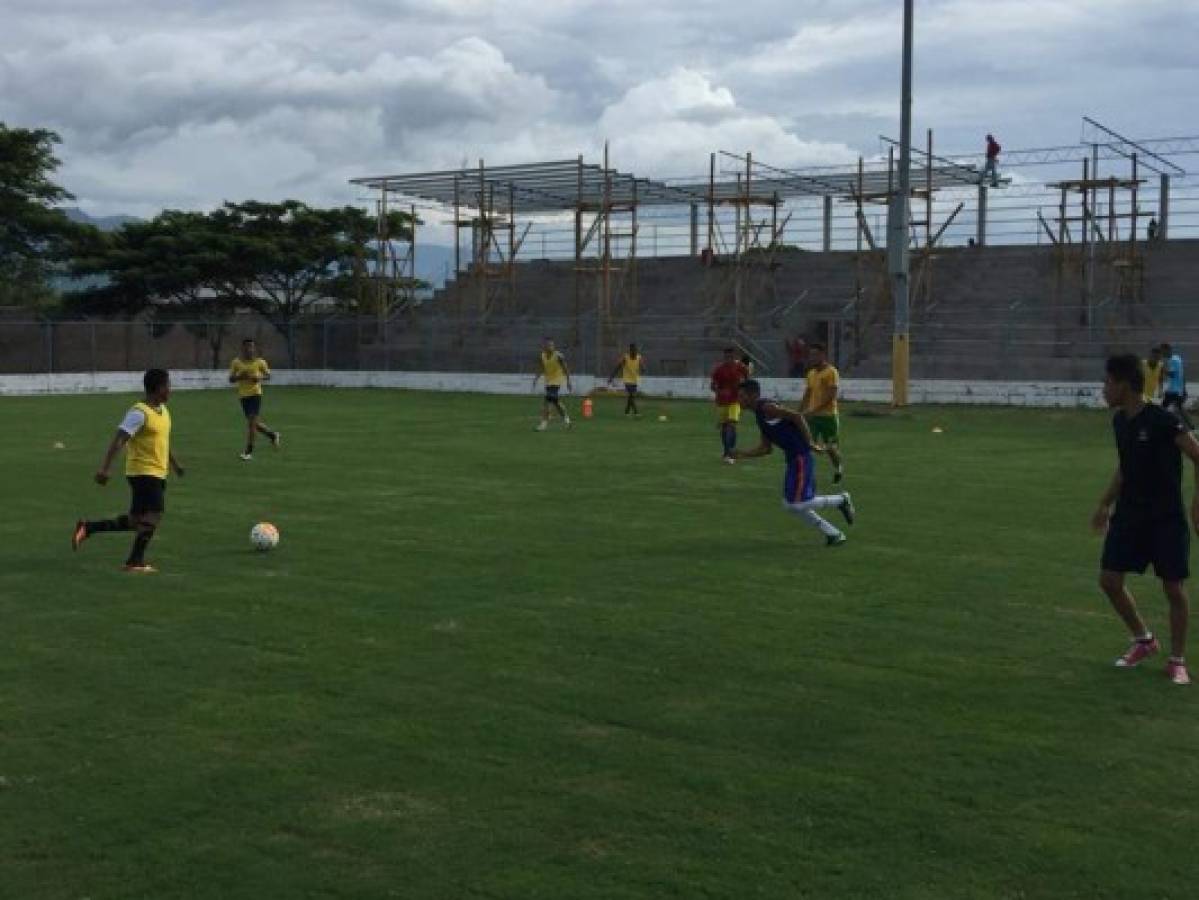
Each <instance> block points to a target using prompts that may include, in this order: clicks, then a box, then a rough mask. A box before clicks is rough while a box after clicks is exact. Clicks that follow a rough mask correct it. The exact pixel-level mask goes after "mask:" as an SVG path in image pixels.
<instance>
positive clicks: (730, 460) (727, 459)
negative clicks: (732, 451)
mask: <svg viewBox="0 0 1199 900" xmlns="http://www.w3.org/2000/svg"><path fill="white" fill-rule="evenodd" d="M723 459H724V461H725V462H726V463H728V464H729V465H730V466H735V465H737V460H736V459H734V458H733V457H731V456H725V457H723Z"/></svg>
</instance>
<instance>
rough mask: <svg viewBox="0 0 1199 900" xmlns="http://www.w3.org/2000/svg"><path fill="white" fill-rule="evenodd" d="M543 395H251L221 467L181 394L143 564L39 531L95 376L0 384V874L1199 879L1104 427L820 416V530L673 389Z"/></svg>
mask: <svg viewBox="0 0 1199 900" xmlns="http://www.w3.org/2000/svg"><path fill="white" fill-rule="evenodd" d="M536 405H537V404H536V400H535V399H534V398H532V397H528V398H494V397H466V396H437V395H422V394H409V393H397V392H382V391H319V390H306V389H287V390H275V391H272V392H271V393H270V396H269V397H268V404H267V406H266V408H265V412H266V413H267V419H268V421H270V422H272V423H273V424H275V425H276V427H279V428H281V429H282V430H283V431H284V433H285V435H286V447H285V449H284V450H283V451H282V452H280V453H277V454H275V453H271V452H270V451H269V448H268V449H263V450H260V451H259V454H258V458H257V459H255V461H254V462H252V463H250V464H243V463H241V462H239V461H238V460H237V458H236V452H237V450H238V449H239V435H240V420H239V418H238V416H239V413H238V410H237V408H236V403H235V401H234V399H233V398H232V397H230V396H229V395H228V394H226V393H224V392H222V393H189V394H183V393H181V394H178V395H176V396H175V398H174V399H173V401H172V412H173V415H174V418H175V445H174V446H175V448H176V450H177V452H178V453H179V455H180V456H181V458H182V460H183V462H184V463H185V464H186V465H187V467H188V475H187V477H186V479H184V480H183V481H178V482H173V483H172V484H171V486H170V490H169V491H168V512H167V517H166V520H165V522H164V525H163V527H162V528H161V529H160V533H159V537H158V539H157V540H156V543H155V545H153V546H152V548H151V553H150V558H151V559H152V560H154V561H155V562H156V563H157V564H159V565H160V566H161V568H162V572H161V573H160V574H159V575H157V576H152V577H146V576H129V575H124V574H123V573H121V572H120V571H119V564H120V563H121V561H122V560H123V558H124V555H125V552H126V550H127V546H128V540H127V536H125V535H115V536H114V535H99V536H97V537H95V538H94V539H93V540H91V541H89V542H88V543H87V544H86V545H85V546H84V548H83V549H82V550H81V552H80V553H79V554H77V555H73V554H72V553H71V551H70V549H69V545H68V537H69V531H70V525H71V523H72V522H73V521H74V519H75V517H76V515H78V514H83V513H86V514H88V515H90V516H93V517H100V516H110V515H113V514H115V513H117V512H119V511H121V510H122V508H123V507H124V505H125V503H126V501H127V491H126V489H125V486H124V484H123V482H122V481H120V480H119V479H118V480H116V481H114V483H113V484H111V485H109V486H108V487H107V488H105V489H101V488H99V487H97V486H95V485H94V484H92V483H91V482H90V477H91V474H92V472H93V471H94V469H95V467H96V464H97V463H98V461H99V458H100V456H101V453H102V451H103V448H104V445H105V443H106V441H107V440H108V438H109V437H110V435H111V433H112V431H113V429H114V427H115V424H116V422H117V421H118V420H119V418H120V416H121V414H122V413H123V412H124V409H125V406H126V398H121V397H112V396H102V397H71V398H68V397H63V398H28V399H25V398H16V399H5V400H3V401H0V479H2V481H0V484H2V485H3V491H2V496H3V498H4V516H3V520H2V521H0V537H2V539H3V544H2V546H3V566H2V574H0V584H2V585H3V587H2V590H0V617H2V618H0V621H2V623H3V634H4V636H3V642H2V644H0V897H4V898H39V900H40V898H64V900H65V898H71V900H79V898H83V897H88V898H91V900H101V898H133V897H138V898H141V897H145V898H175V897H189V898H190V897H204V898H222V900H224V898H247V900H249V898H254V900H261V898H297V897H347V898H349V897H354V898H357V897H404V898H431V900H445V898H458V897H463V898H476V897H477V898H512V900H532V898H547V900H568V898H570V900H573V898H597V900H599V898H602V900H616V898H644V897H676V898H748V897H768V898H797V897H812V898H828V897H853V898H859V897H865V898H873V897H879V898H1000V897H1003V898H1067V897H1078V898H1100V897H1113V898H1114V897H1126V896H1139V897H1150V898H1155V900H1160V898H1187V897H1193V896H1195V895H1196V893H1197V892H1199V886H1197V884H1196V875H1197V874H1199V862H1197V861H1196V855H1195V850H1194V847H1193V837H1194V834H1195V832H1196V829H1197V828H1199V812H1197V811H1196V801H1195V793H1194V790H1195V786H1196V784H1199V753H1197V752H1196V747H1197V745H1199V715H1197V712H1199V705H1197V704H1199V695H1197V694H1196V693H1195V691H1196V690H1199V688H1197V689H1194V690H1188V689H1182V688H1176V687H1173V686H1171V685H1169V684H1168V683H1167V682H1166V681H1165V678H1164V677H1163V675H1162V671H1161V670H1162V660H1161V659H1160V658H1159V659H1158V660H1155V661H1154V662H1153V663H1152V665H1150V666H1148V667H1147V668H1146V669H1143V670H1138V671H1134V672H1117V671H1115V670H1113V669H1112V668H1111V667H1110V663H1111V660H1112V659H1113V658H1114V657H1115V656H1116V655H1117V654H1118V653H1119V652H1120V651H1121V650H1122V649H1123V648H1124V642H1125V637H1124V634H1123V633H1122V630H1121V626H1120V625H1119V623H1118V622H1117V621H1116V619H1115V617H1114V616H1113V615H1112V614H1111V613H1110V612H1109V610H1108V609H1107V607H1106V601H1104V600H1103V598H1102V597H1101V595H1100V594H1099V592H1098V590H1097V588H1096V587H1095V579H1096V575H1097V556H1098V552H1099V545H1098V541H1097V539H1096V538H1095V537H1093V536H1092V535H1091V534H1090V533H1089V532H1088V530H1087V522H1088V518H1089V514H1090V512H1091V510H1092V507H1093V504H1094V501H1095V499H1096V498H1097V496H1098V494H1099V492H1100V491H1101V490H1102V487H1103V485H1104V483H1105V480H1106V478H1107V477H1108V476H1109V474H1110V472H1111V470H1112V468H1113V466H1114V450H1113V448H1112V446H1111V439H1110V434H1109V426H1108V422H1107V418H1106V416H1104V415H1103V414H1100V413H1086V412H1049V411H1019V410H978V409H953V410H945V409H916V410H913V411H911V412H905V413H900V414H890V413H883V414H878V415H873V416H862V415H854V414H852V413H851V414H850V415H848V416H847V417H846V418H845V423H844V430H845V433H846V438H845V439H846V450H847V462H848V483H847V486H848V487H849V488H850V489H851V490H852V491H853V492H854V497H855V501H856V503H857V505H858V510H859V523H858V524H857V526H855V528H854V529H853V530H852V532H851V543H849V544H848V545H846V546H845V547H843V548H839V549H836V550H826V549H825V547H824V546H823V543H822V541H821V539H820V536H819V535H818V534H817V533H815V532H814V531H811V530H809V529H807V528H805V527H803V526H802V525H801V524H800V523H799V522H798V521H796V520H795V519H793V518H791V517H788V516H787V515H786V514H784V513H783V512H782V510H781V508H780V506H779V493H780V483H781V479H782V469H783V467H782V462H781V459H780V458H779V457H778V456H773V457H770V458H768V459H765V460H760V461H757V462H754V463H747V464H743V465H739V466H736V467H726V466H722V465H720V464H719V462H718V459H717V457H718V452H719V445H718V441H717V438H716V434H715V431H714V429H713V428H712V427H711V419H710V409H709V408H708V407H707V406H704V405H699V404H687V403H674V404H671V405H670V407H669V410H668V411H669V414H670V420H669V421H668V422H666V423H660V422H658V421H657V413H658V404H654V403H650V404H648V409H649V411H651V412H652V413H653V415H651V416H647V417H646V418H645V419H643V420H641V421H629V420H625V419H623V418H621V417H620V416H619V414H618V409H619V407H618V406H617V402H616V401H602V402H601V403H600V404H599V409H598V416H597V418H596V419H594V420H591V421H586V422H580V423H579V425H578V426H577V427H576V428H575V429H574V430H573V431H571V432H563V431H560V430H552V431H550V432H548V433H545V434H535V433H534V432H533V431H532V425H533V424H534V416H535V413H536ZM934 425H941V426H943V427H944V429H945V431H944V433H943V434H933V433H932V431H931V429H932V427H933V426H934ZM755 439H756V429H755V428H754V427H753V426H752V424H749V425H748V426H747V427H745V428H744V430H743V437H742V441H743V442H746V441H749V440H755ZM55 441H62V442H63V443H65V445H66V448H65V449H63V450H53V449H51V448H52V445H53V444H54V442H55ZM821 465H823V463H821ZM824 471H827V470H824ZM1188 482H1189V476H1188ZM260 519H267V520H270V521H273V522H275V523H276V524H278V525H279V527H280V529H281V531H282V534H283V541H282V544H281V546H280V548H279V550H278V551H276V552H275V553H272V554H265V555H260V554H255V553H253V552H252V551H251V550H250V548H249V544H248V541H247V533H248V531H249V529H250V526H251V525H252V524H253V523H254V522H256V521H258V520H260ZM1134 588H1135V589H1137V590H1138V591H1139V594H1140V596H1141V597H1142V599H1143V600H1144V601H1145V603H1144V605H1145V608H1146V610H1147V612H1148V613H1149V620H1150V623H1151V624H1154V625H1157V626H1164V624H1165V621H1164V618H1165V617H1164V601H1163V600H1162V599H1161V598H1160V596H1159V594H1158V592H1157V589H1156V585H1155V584H1154V583H1153V582H1152V581H1150V580H1148V579H1140V580H1139V581H1137V582H1136V583H1135V584H1134Z"/></svg>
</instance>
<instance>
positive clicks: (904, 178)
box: [887, 0, 913, 406]
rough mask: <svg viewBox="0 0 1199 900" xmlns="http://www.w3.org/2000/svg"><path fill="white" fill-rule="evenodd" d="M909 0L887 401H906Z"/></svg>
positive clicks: (891, 221) (890, 250) (892, 214)
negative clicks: (888, 393)
mask: <svg viewBox="0 0 1199 900" xmlns="http://www.w3.org/2000/svg"><path fill="white" fill-rule="evenodd" d="M912 6H913V0H904V3H903V87H902V94H901V98H900V107H899V172H898V175H899V178H898V185H897V187H896V191H895V193H894V194H893V195H892V196H891V198H890V204H889V206H888V208H887V216H888V219H887V270H888V272H889V273H890V275H891V300H892V302H893V304H894V306H895V333H894V336H893V338H892V341H891V403H892V405H894V406H907V405H908V373H909V369H910V366H909V346H908V332H909V328H910V307H909V302H910V298H909V296H908V286H909V277H908V276H909V273H910V259H909V254H908V198H909V195H910V194H911V185H912V149H911V148H912V18H913V10H912Z"/></svg>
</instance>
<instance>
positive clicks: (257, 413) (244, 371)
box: [229, 338, 283, 462]
mask: <svg viewBox="0 0 1199 900" xmlns="http://www.w3.org/2000/svg"><path fill="white" fill-rule="evenodd" d="M270 378H271V367H270V366H268V365H267V364H266V360H265V359H263V358H262V357H261V356H259V355H258V347H257V345H256V344H255V343H254V339H253V338H246V339H245V340H244V341H242V342H241V356H238V357H237V358H236V359H234V360H233V362H232V363H230V364H229V383H230V384H235V385H237V398H238V399H239V400H240V401H241V411H242V412H243V413H244V414H245V416H246V449H245V452H244V453H242V454H241V458H242V459H243V460H244V461H246V462H249V461H250V460H252V459H253V458H254V436H255V435H256V434H258V433H259V432H261V433H262V434H265V435H266V436H267V440H269V441H270V442H271V446H273V447H274V448H275V449H276V450H278V449H279V447H280V446H281V445H282V443H283V435H282V434H280V433H279V432H278V431H272V430H271V429H270V428H269V427H267V424H266V423H265V422H263V421H262V419H261V413H262V383H263V382H264V381H270Z"/></svg>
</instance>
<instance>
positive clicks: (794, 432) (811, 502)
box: [734, 380, 854, 547]
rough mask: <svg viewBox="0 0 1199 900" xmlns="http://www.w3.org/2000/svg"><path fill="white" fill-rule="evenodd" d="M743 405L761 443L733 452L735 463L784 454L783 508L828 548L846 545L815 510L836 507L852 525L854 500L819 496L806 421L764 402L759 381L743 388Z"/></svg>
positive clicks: (810, 435)
mask: <svg viewBox="0 0 1199 900" xmlns="http://www.w3.org/2000/svg"><path fill="white" fill-rule="evenodd" d="M740 399H741V403H742V405H744V406H746V407H748V408H749V409H752V410H753V411H754V416H755V417H756V418H757V420H758V430H759V431H761V432H762V441H761V443H760V444H759V445H758V446H757V447H755V448H754V449H753V450H738V451H734V456H735V458H736V459H752V458H753V457H756V456H765V455H767V454H768V453H770V452H771V451H772V450H773V449H774V448H775V447H778V448H779V449H780V450H782V451H783V456H784V457H785V458H786V462H787V471H786V475H785V476H784V478H783V508H784V509H786V510H787V512H789V513H792V514H794V515H797V516H799V517H800V518H801V519H803V520H804V521H805V522H807V523H808V524H809V525H811V526H813V527H814V528H819V529H820V532H821V534H823V535H824V539H825V543H826V544H827V545H828V546H829V547H837V546H840V545H841V544H844V543H845V541H846V540H847V538H846V537H845V534H844V532H842V531H841V530H840V529H839V528H837V526H835V525H833V524H832V523H831V522H829V521H828V520H827V519H825V518H823V517H822V516H821V515H820V514H819V513H818V512H816V510H818V509H828V508H830V507H836V508H837V509H839V510H841V515H843V516H845V521H846V522H848V523H849V524H850V525H852V524H853V521H854V508H853V500H852V499H851V498H850V496H849V494H845V493H841V494H832V495H825V496H817V495H816V466H815V461H814V460H813V459H812V434H811V432H810V431H809V430H808V425H807V423H806V422H805V421H804V417H803V416H801V415H800V414H799V413H797V412H793V411H792V410H789V409H786V408H784V407H782V406H779V405H778V404H777V403H775V402H774V401H772V400H763V399H762V389H761V387H760V386H759V385H758V383H757V382H756V381H752V380H750V381H746V382H745V383H744V384H742V385H741V390H740Z"/></svg>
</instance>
